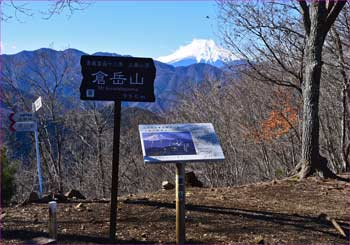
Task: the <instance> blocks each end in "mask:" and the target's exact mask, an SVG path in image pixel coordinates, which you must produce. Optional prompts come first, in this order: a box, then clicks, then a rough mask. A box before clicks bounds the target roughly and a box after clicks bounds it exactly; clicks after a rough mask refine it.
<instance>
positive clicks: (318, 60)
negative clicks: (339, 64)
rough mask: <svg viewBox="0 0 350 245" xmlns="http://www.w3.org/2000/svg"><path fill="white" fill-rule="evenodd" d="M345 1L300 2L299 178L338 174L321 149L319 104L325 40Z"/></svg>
mask: <svg viewBox="0 0 350 245" xmlns="http://www.w3.org/2000/svg"><path fill="white" fill-rule="evenodd" d="M345 3H346V2H345V1H315V2H312V3H310V4H308V3H307V2H306V1H299V4H300V6H301V9H302V17H303V22H304V29H305V34H306V49H305V80H304V82H303V89H302V90H303V135H302V151H301V160H300V163H301V164H300V165H299V166H300V168H301V169H300V172H299V176H300V178H305V177H307V176H309V175H311V174H313V173H314V172H315V171H317V172H318V173H319V174H320V176H322V177H335V175H334V174H333V173H332V172H331V171H330V170H329V168H328V167H327V160H326V159H325V158H323V157H321V156H320V152H319V113H318V111H319V109H318V105H319V97H320V82H321V73H322V64H323V61H322V50H323V46H324V41H325V39H326V36H327V34H328V32H329V30H330V28H331V26H332V25H333V23H334V22H335V20H336V18H337V16H338V15H339V13H340V11H341V10H342V8H343V7H344V6H345ZM299 166H298V167H299Z"/></svg>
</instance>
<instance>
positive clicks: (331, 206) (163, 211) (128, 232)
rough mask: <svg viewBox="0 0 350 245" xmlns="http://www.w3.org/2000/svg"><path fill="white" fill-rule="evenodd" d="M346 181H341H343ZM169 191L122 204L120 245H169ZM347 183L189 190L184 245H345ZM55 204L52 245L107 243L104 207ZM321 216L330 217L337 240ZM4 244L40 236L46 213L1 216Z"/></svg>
mask: <svg viewBox="0 0 350 245" xmlns="http://www.w3.org/2000/svg"><path fill="white" fill-rule="evenodd" d="M344 176H345V177H349V175H343V177H344ZM174 192H175V191H174V190H169V191H160V192H157V193H152V194H145V195H139V196H130V197H121V198H120V200H119V203H118V226H117V231H118V240H117V241H116V242H113V243H175V205H174V197H175V193H174ZM349 194H350V183H347V182H340V181H334V180H326V181H324V180H320V179H318V178H315V177H313V178H309V179H308V180H304V181H300V182H297V181H292V180H283V181H273V182H265V183H259V184H255V185H247V186H240V187H235V188H220V189H217V188H212V189H211V188H188V189H187V193H186V204H187V206H186V208H187V212H186V238H187V242H188V243H210V244H214V243H215V244H218V243H222V244H228V243H231V244H232V243H250V244H251V243H258V242H260V243H263V242H264V243H269V244H271V243H284V244H292V243H293V244H296V243H298V244H301V243H306V244H311V243H312V244H315V243H328V244H329V243H333V244H335V243H337V244H345V243H347V244H348V243H349V224H350V212H349V211H350V210H349V201H350V200H349ZM76 206H77V203H59V204H58V222H59V235H58V243H60V244H61V243H83V244H86V243H112V242H111V241H108V239H107V237H108V231H109V208H110V206H109V203H93V202H92V203H89V202H86V203H83V204H82V205H80V207H79V208H76ZM325 216H327V217H330V218H334V219H335V220H336V222H337V223H338V224H339V225H340V226H341V227H342V229H343V230H344V232H345V233H346V236H347V237H343V236H342V235H341V234H340V232H339V231H337V230H336V229H335V228H334V226H333V225H332V223H331V222H330V221H327V219H326V218H325ZM2 217H3V220H2V225H1V226H2V240H1V242H2V243H28V242H29V241H30V240H31V239H32V238H34V237H39V236H46V234H47V219H48V207H47V205H46V204H30V205H26V206H22V207H8V208H4V209H3V210H2Z"/></svg>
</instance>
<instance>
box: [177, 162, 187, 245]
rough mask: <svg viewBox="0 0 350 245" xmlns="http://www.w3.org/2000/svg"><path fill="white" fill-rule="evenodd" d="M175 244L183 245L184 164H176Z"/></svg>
mask: <svg viewBox="0 0 350 245" xmlns="http://www.w3.org/2000/svg"><path fill="white" fill-rule="evenodd" d="M176 243H177V244H185V163H176Z"/></svg>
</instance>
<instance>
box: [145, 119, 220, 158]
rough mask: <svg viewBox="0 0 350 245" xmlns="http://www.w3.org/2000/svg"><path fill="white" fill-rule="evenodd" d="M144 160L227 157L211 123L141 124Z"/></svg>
mask: <svg viewBox="0 0 350 245" xmlns="http://www.w3.org/2000/svg"><path fill="white" fill-rule="evenodd" d="M139 132H140V137H141V144H142V153H143V158H144V161H145V163H157V162H158V163H159V162H174V163H176V162H188V161H206V160H224V159H225V156H224V153H223V151H222V149H221V146H220V143H219V141H218V138H217V136H216V134H215V131H214V127H213V125H212V124H211V123H193V124H153V125H139Z"/></svg>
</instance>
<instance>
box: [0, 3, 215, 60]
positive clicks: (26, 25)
mask: <svg viewBox="0 0 350 245" xmlns="http://www.w3.org/2000/svg"><path fill="white" fill-rule="evenodd" d="M15 2H19V3H21V4H23V3H25V2H23V1H15ZM90 3H91V4H90V6H88V7H87V8H86V9H85V10H83V11H78V12H75V13H74V14H73V15H71V16H70V17H68V16H67V13H68V12H64V13H62V14H60V15H56V16H53V17H52V18H51V19H49V20H44V19H43V15H41V14H39V13H37V11H39V10H44V9H48V8H49V6H50V2H48V1H31V2H28V3H27V5H26V7H27V8H31V9H32V10H33V12H36V13H35V14H34V16H33V17H26V16H20V20H21V22H19V21H17V20H14V19H13V20H10V21H7V22H4V21H3V22H2V23H1V45H2V50H1V53H5V54H13V53H18V52H20V51H22V50H35V49H38V48H42V47H52V48H54V49H56V50H63V49H66V48H76V49H79V50H82V51H84V52H87V53H90V54H91V53H94V52H97V51H104V52H115V53H119V54H123V55H126V54H129V55H133V56H143V57H152V58H156V57H159V56H163V55H168V54H170V53H172V52H174V51H175V50H176V49H177V48H178V47H179V46H180V45H185V44H188V43H190V42H191V41H192V39H194V38H201V39H213V40H214V41H216V42H217V43H220V41H219V38H218V36H217V23H216V15H217V13H216V10H217V5H216V3H215V1H111V0H110V1H94V2H90ZM51 4H52V2H51ZM2 11H3V12H4V13H12V12H13V9H11V8H9V7H7V6H4V4H2ZM207 16H209V18H207Z"/></svg>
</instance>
